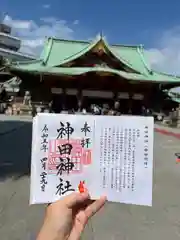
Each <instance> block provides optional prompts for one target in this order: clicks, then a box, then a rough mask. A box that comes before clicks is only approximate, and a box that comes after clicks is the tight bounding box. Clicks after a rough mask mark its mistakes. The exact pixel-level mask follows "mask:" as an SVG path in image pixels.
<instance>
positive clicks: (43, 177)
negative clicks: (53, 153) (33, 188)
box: [40, 124, 48, 192]
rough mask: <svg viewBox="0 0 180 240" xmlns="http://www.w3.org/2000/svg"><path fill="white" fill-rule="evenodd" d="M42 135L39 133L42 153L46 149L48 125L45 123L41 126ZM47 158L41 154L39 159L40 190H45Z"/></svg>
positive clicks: (45, 151) (44, 152)
mask: <svg viewBox="0 0 180 240" xmlns="http://www.w3.org/2000/svg"><path fill="white" fill-rule="evenodd" d="M41 132H42V135H41V147H40V150H41V152H42V153H43V155H44V154H46V153H47V151H48V126H47V124H44V127H43V128H42V131H41ZM47 160H48V158H47V157H46V156H43V157H42V158H41V159H40V164H41V168H42V172H41V174H40V187H41V191H42V192H45V188H46V185H47V183H48V182H47Z"/></svg>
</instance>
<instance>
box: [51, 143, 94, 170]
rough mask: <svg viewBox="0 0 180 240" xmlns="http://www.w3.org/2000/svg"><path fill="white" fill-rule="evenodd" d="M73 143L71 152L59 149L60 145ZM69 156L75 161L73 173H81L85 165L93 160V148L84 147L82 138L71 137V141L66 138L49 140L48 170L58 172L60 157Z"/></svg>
mask: <svg viewBox="0 0 180 240" xmlns="http://www.w3.org/2000/svg"><path fill="white" fill-rule="evenodd" d="M67 143H68V144H71V145H72V149H71V151H70V154H67V153H63V154H61V153H60V151H59V147H60V146H62V145H63V144H67ZM67 157H68V158H69V160H70V161H71V162H72V163H73V165H74V166H73V169H72V170H71V171H70V172H71V173H74V174H77V173H81V172H82V170H83V165H89V164H91V161H92V150H91V149H86V148H83V147H82V145H81V140H76V139H71V140H69V141H67V140H65V139H54V140H50V142H49V156H48V172H49V174H56V173H57V166H58V165H59V164H60V158H67Z"/></svg>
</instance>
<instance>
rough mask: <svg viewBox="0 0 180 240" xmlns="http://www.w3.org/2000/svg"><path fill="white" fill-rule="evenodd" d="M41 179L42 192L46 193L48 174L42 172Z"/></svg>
mask: <svg viewBox="0 0 180 240" xmlns="http://www.w3.org/2000/svg"><path fill="white" fill-rule="evenodd" d="M40 178H41V180H40V184H41V191H42V192H45V187H46V185H47V180H46V179H47V172H42V173H41V174H40Z"/></svg>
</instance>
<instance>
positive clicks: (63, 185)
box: [56, 178, 75, 196]
mask: <svg viewBox="0 0 180 240" xmlns="http://www.w3.org/2000/svg"><path fill="white" fill-rule="evenodd" d="M56 189H57V191H56V195H60V196H61V195H64V194H65V193H67V192H73V191H75V189H74V188H73V187H72V185H71V183H70V181H64V180H63V179H62V178H59V184H58V185H57V187H56Z"/></svg>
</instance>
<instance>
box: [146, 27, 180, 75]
mask: <svg viewBox="0 0 180 240" xmlns="http://www.w3.org/2000/svg"><path fill="white" fill-rule="evenodd" d="M156 44H157V47H156V48H151V49H149V50H148V51H147V53H148V57H149V60H150V63H151V64H152V67H153V68H155V69H157V70H160V71H163V72H167V73H172V74H178V75H180V27H176V28H173V29H171V30H168V31H165V32H164V33H163V34H162V35H161V37H160V39H158V40H157V42H156Z"/></svg>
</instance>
